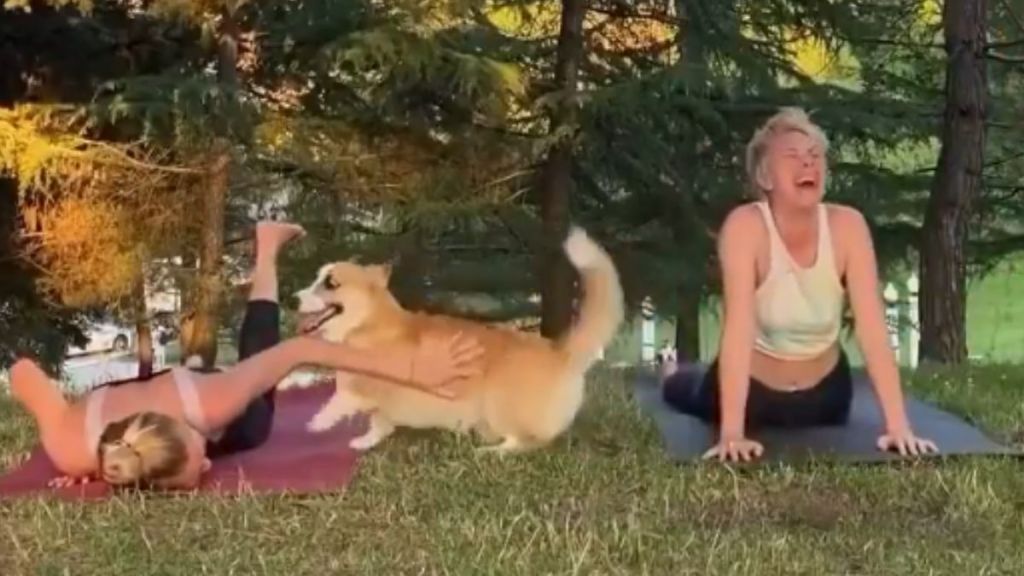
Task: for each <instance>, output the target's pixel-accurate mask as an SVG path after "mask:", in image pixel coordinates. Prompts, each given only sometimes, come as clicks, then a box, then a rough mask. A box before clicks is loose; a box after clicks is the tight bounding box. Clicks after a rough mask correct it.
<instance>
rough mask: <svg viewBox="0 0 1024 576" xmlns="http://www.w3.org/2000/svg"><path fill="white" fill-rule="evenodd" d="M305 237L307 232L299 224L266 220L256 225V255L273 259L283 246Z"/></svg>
mask: <svg viewBox="0 0 1024 576" xmlns="http://www.w3.org/2000/svg"><path fill="white" fill-rule="evenodd" d="M305 235H306V230H305V229H304V228H303V227H302V226H299V225H298V224H291V223H289V222H275V221H273V220H264V221H262V222H259V223H257V224H256V254H258V255H259V256H262V257H271V258H273V257H274V256H276V255H277V253H278V251H279V250H280V249H281V247H282V246H284V245H285V244H287V243H288V242H289V241H291V240H294V239H296V238H301V237H303V236H305Z"/></svg>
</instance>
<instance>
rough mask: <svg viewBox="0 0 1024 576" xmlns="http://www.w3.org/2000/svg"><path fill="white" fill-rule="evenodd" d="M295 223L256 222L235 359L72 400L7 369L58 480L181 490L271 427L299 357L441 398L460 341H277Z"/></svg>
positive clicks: (466, 361)
mask: <svg viewBox="0 0 1024 576" xmlns="http://www.w3.org/2000/svg"><path fill="white" fill-rule="evenodd" d="M302 234H304V232H303V230H302V228H300V227H298V226H295V225H291V224H284V223H276V222H261V223H259V224H258V225H257V227H256V265H255V268H254V271H253V278H252V287H251V292H250V296H249V302H248V304H247V308H246V313H245V318H244V320H243V323H242V329H241V334H240V338H239V340H240V345H239V362H238V364H237V365H235V366H233V367H231V368H228V369H226V370H224V371H223V372H217V373H196V372H192V371H190V370H189V369H187V368H176V369H173V370H170V371H168V372H164V373H161V374H158V375H155V376H153V377H152V378H150V379H147V380H131V381H125V382H119V383H117V384H116V385H108V386H103V387H100V388H97V389H94V390H92V391H90V392H89V393H88V394H86V395H85V396H84V397H82V398H81V399H79V400H78V401H75V402H69V401H68V400H66V399H65V398H64V396H63V395H62V393H61V391H60V390H59V388H58V387H57V386H56V385H55V383H54V382H53V381H51V380H50V379H49V378H48V377H47V375H46V374H45V373H44V372H43V371H42V370H41V369H40V368H39V366H38V365H37V364H35V363H34V362H32V361H31V360H27V359H22V360H19V361H18V362H16V363H15V364H14V366H13V367H12V369H11V389H12V392H13V394H14V397H15V398H16V399H17V400H18V402H20V404H21V405H22V406H24V407H25V409H26V410H27V411H28V412H29V413H30V414H31V415H32V416H33V418H34V419H35V422H36V425H37V428H38V430H39V436H40V440H41V442H42V445H43V448H44V450H45V451H46V453H47V455H48V456H49V457H50V459H51V460H52V461H53V463H54V464H55V466H56V467H57V468H58V470H59V471H60V472H61V473H62V474H64V475H66V476H64V477H62V478H60V479H58V480H57V481H55V482H54V483H52V485H55V486H60V485H67V484H70V483H74V482H77V481H83V482H84V481H88V479H89V478H90V477H99V478H102V479H103V480H105V481H106V482H108V483H110V484H115V485H123V484H145V485H149V486H153V487H159V488H192V487H195V486H197V485H198V484H199V481H200V479H201V477H202V474H203V473H204V472H205V471H207V470H208V469H209V467H210V458H216V457H218V456H222V455H225V454H231V453H235V452H239V451H242V450H248V449H251V448H254V447H256V446H259V445H260V444H262V443H263V442H264V441H266V439H267V437H268V436H269V434H270V430H271V426H272V422H273V415H274V388H275V386H276V385H277V383H278V382H279V381H281V379H282V378H284V377H285V376H286V375H288V373H289V372H291V371H292V370H294V369H296V368H298V367H300V366H302V365H315V366H321V367H327V368H331V369H335V370H347V371H352V372H362V373H365V374H372V375H374V376H376V377H381V378H385V379H390V380H392V381H395V382H397V383H403V384H407V385H413V386H418V387H422V388H425V389H427V390H428V391H433V392H435V393H440V394H442V395H444V386H445V385H446V384H448V383H450V382H452V381H453V380H456V379H458V378H463V377H468V376H472V375H474V374H476V373H477V372H478V366H476V363H475V360H476V359H477V358H478V357H479V356H480V354H481V352H482V349H481V348H480V347H479V345H478V344H477V343H476V342H475V341H474V340H471V339H467V338H462V337H457V338H455V339H451V338H445V339H441V338H440V337H438V338H428V339H424V341H422V342H421V343H420V344H419V345H418V346H417V347H415V348H409V349H389V350H380V351H378V352H374V353H368V352H365V351H355V350H353V349H351V348H349V347H347V346H345V345H344V344H337V343H331V342H327V341H325V340H323V339H320V338H317V337H314V336H309V335H303V336H297V337H293V338H291V339H288V340H285V341H283V342H280V335H279V317H280V310H279V307H278V287H277V256H278V252H279V250H280V248H281V247H282V246H283V245H284V244H285V243H287V242H288V241H289V240H291V239H293V238H296V237H298V236H301V235H302Z"/></svg>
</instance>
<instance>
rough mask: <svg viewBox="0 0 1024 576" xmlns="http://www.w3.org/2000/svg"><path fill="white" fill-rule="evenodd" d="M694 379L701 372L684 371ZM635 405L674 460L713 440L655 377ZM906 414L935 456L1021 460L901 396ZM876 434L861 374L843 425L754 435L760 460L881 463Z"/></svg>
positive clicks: (640, 387) (875, 411)
mask: <svg viewBox="0 0 1024 576" xmlns="http://www.w3.org/2000/svg"><path fill="white" fill-rule="evenodd" d="M684 369H685V370H687V371H690V372H695V373H696V374H697V375H696V376H695V377H699V372H700V370H701V368H696V367H693V366H690V367H686V368H684ZM634 392H635V398H636V401H637V403H638V404H639V405H640V407H641V408H642V409H643V410H644V411H645V412H647V413H648V414H650V415H651V417H653V418H654V421H655V422H656V423H657V426H658V429H659V430H660V431H661V435H662V439H663V441H664V443H665V449H666V451H667V452H668V453H669V455H670V456H671V457H672V458H673V459H675V460H684V461H689V460H699V459H700V457H701V456H702V455H703V454H704V452H705V451H707V449H708V448H709V447H711V445H712V443H713V441H714V439H715V431H714V429H713V428H712V427H711V426H709V425H708V424H706V423H704V422H703V421H701V420H700V419H699V418H696V417H694V416H689V415H687V414H683V413H680V412H679V411H677V410H675V409H674V408H672V407H671V406H669V405H668V404H666V403H665V402H664V401H663V400H662V396H661V387H660V385H659V383H658V379H657V376H655V375H653V374H646V375H643V376H641V377H640V378H639V379H638V380H637V382H636V386H635V391H634ZM905 398H906V406H907V412H908V414H909V417H910V421H911V425H912V426H913V427H914V431H915V433H916V434H917V435H919V436H921V437H924V438H928V439H930V440H932V441H934V442H935V443H936V445H938V447H939V450H940V453H939V454H938V455H937V456H940V457H942V456H953V455H957V456H965V455H1004V456H1017V457H1021V456H1024V453H1022V452H1021V451H1020V450H1015V449H1013V448H1011V447H1008V446H1004V445H1001V444H999V443H997V442H995V441H993V440H992V439H991V438H989V437H988V436H986V435H985V434H984V433H982V432H981V431H980V430H978V429H977V428H974V427H973V426H971V425H970V424H968V423H967V422H965V421H964V420H963V419H962V418H959V417H957V416H954V415H953V414H950V413H949V412H946V411H944V410H941V409H939V408H936V407H935V406H932V405H930V404H926V403H924V402H921V401H919V400H916V399H914V398H913V397H910V396H908V395H906V393H905ZM881 430H882V416H881V412H880V411H879V408H878V404H877V402H876V401H875V397H874V393H873V392H872V390H871V384H870V382H869V381H868V380H867V378H866V377H865V376H859V377H857V378H856V380H855V385H854V394H853V405H852V406H851V409H850V420H849V422H848V423H847V424H846V425H845V426H821V427H814V428H803V429H780V428H775V429H763V430H760V431H759V432H758V433H757V435H756V437H755V438H754V439H756V440H757V441H758V442H760V443H761V444H762V445H764V449H765V453H764V456H763V457H762V459H761V460H762V461H766V462H771V461H799V460H807V459H814V460H833V461H836V460H838V461H843V462H885V461H890V460H898V459H900V456H899V454H894V453H887V452H882V451H880V450H879V449H878V448H877V447H876V445H875V442H876V441H877V440H878V435H879V434H880V431H881Z"/></svg>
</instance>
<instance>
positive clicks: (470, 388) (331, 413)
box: [298, 228, 623, 453]
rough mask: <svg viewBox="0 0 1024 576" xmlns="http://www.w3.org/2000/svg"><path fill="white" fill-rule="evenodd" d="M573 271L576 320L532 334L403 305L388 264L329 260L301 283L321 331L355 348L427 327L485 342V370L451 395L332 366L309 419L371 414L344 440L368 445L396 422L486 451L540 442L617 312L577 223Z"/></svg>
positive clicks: (566, 405)
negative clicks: (548, 334) (322, 399)
mask: <svg viewBox="0 0 1024 576" xmlns="http://www.w3.org/2000/svg"><path fill="white" fill-rule="evenodd" d="M563 247H564V249H565V251H566V254H567V255H568V257H569V260H570V261H571V262H572V264H573V266H574V267H575V268H576V269H577V270H578V271H579V272H580V277H581V280H582V282H581V285H582V288H583V295H582V299H581V301H580V306H579V314H578V318H577V320H576V321H575V323H574V324H573V326H571V327H570V329H569V330H568V331H567V333H566V334H564V335H562V337H560V338H558V339H556V340H549V339H546V338H542V337H541V336H540V335H539V334H535V333H527V332H522V331H518V330H514V329H510V328H499V327H495V326H489V325H486V324H483V323H480V322H476V321H471V320H465V319H459V318H455V317H452V316H446V315H432V314H425V313H414V312H410V311H407V310H405V309H403V308H402V307H401V306H400V305H399V303H398V302H397V300H395V298H394V297H393V296H392V294H391V293H390V291H389V290H388V288H387V286H388V279H389V275H390V269H389V268H388V267H387V266H381V265H370V266H366V265H359V264H355V263H353V262H336V263H333V264H328V265H326V266H323V267H322V268H321V269H320V272H319V274H318V275H317V279H316V281H315V282H314V283H313V284H312V285H311V286H309V287H308V288H306V289H304V290H302V291H300V292H299V293H298V297H299V299H300V304H299V311H300V312H301V313H303V314H307V315H319V316H321V318H327V320H326V321H324V322H323V323H322V324H321V325H320V327H319V331H320V332H321V333H322V335H323V337H325V338H327V339H329V340H332V341H336V342H345V343H348V344H350V345H352V346H354V347H356V348H365V349H370V348H372V349H376V350H379V349H386V347H387V346H388V345H389V344H391V343H395V342H415V341H416V339H417V338H418V337H419V336H420V334H422V333H423V332H424V331H425V330H430V331H441V332H442V333H450V334H453V335H454V334H455V333H457V332H462V333H465V334H469V335H472V336H473V337H475V338H476V339H477V340H478V341H479V342H480V344H481V345H482V346H483V347H484V350H485V352H484V356H483V368H484V370H483V374H482V376H480V377H478V378H473V379H470V380H465V381H461V382H459V383H458V384H457V385H456V386H457V388H456V392H457V393H458V397H457V398H455V399H454V400H449V399H444V398H439V397H437V396H434V395H432V394H428V393H425V392H422V391H419V390H416V389H414V388H410V387H408V386H401V385H397V384H395V383H393V382H389V381H386V380H379V379H373V378H369V377H365V376H360V375H356V374H351V373H339V374H338V375H337V380H336V384H335V386H336V390H335V393H334V395H333V397H332V398H331V399H330V400H329V401H328V402H327V403H326V404H325V405H324V406H323V407H322V408H321V409H320V411H319V412H318V413H317V414H316V415H315V416H314V417H313V418H312V420H311V421H310V422H309V424H308V428H309V429H310V430H312V431H323V430H327V429H329V428H331V427H332V426H334V425H335V424H337V423H338V422H339V421H341V420H342V419H344V418H347V417H349V416H353V415H356V414H358V413H367V414H369V416H370V425H369V428H368V430H367V432H366V433H365V434H363V435H362V436H360V437H358V438H355V439H354V440H352V442H351V446H352V447H353V448H355V449H358V450H367V449H369V448H371V447H373V446H375V445H376V444H377V443H379V442H380V441H381V440H383V439H384V438H386V437H387V436H388V435H390V434H391V433H392V432H394V430H395V428H396V427H398V426H404V427H410V428H438V429H448V430H454V431H458V432H469V431H475V432H476V433H477V434H478V435H479V436H480V437H481V439H482V440H483V441H484V442H485V443H486V444H488V445H489V446H488V447H486V448H484V449H485V450H495V451H497V452H501V453H504V452H512V451H520V450H526V449H531V448H538V447H542V446H545V445H547V444H548V443H549V442H551V441H552V440H553V439H554V438H556V437H558V436H559V435H560V434H562V433H563V432H564V431H565V430H566V429H568V428H569V426H570V425H571V424H572V422H573V421H574V419H575V417H576V414H577V412H578V411H579V409H580V407H581V405H582V404H583V397H584V377H585V374H586V372H587V371H588V370H589V369H590V368H591V366H593V364H594V362H595V361H596V360H597V358H598V355H599V354H600V352H601V350H602V349H603V348H604V347H605V346H607V345H608V343H609V342H610V341H611V339H612V338H613V337H614V335H615V332H616V330H617V329H618V327H619V325H620V324H621V322H622V319H623V297H622V288H621V285H620V282H619V276H618V272H617V271H616V268H615V265H614V263H613V262H612V260H611V258H610V257H609V256H608V254H607V253H606V252H605V250H604V249H603V248H602V247H601V246H599V245H598V244H597V243H596V242H594V241H593V240H592V239H591V238H590V237H589V236H588V235H587V234H586V232H584V231H583V230H582V229H580V228H573V229H572V230H571V231H570V234H569V236H568V238H567V239H566V241H565V243H564V245H563Z"/></svg>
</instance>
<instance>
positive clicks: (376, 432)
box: [348, 412, 395, 450]
mask: <svg viewBox="0 0 1024 576" xmlns="http://www.w3.org/2000/svg"><path fill="white" fill-rule="evenodd" d="M394 431H395V425H394V424H393V423H392V422H391V420H388V419H387V418H385V417H384V416H381V414H380V413H379V412H374V413H373V414H371V415H370V427H369V429H368V430H367V431H366V433H364V434H363V435H362V436H360V437H358V438H353V439H352V441H351V442H349V443H348V445H349V447H350V448H353V449H355V450H369V449H370V448H373V447H374V446H376V445H377V444H379V443H380V441H381V440H383V439H385V438H387V437H388V436H390V435H391V433H392V432H394Z"/></svg>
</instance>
